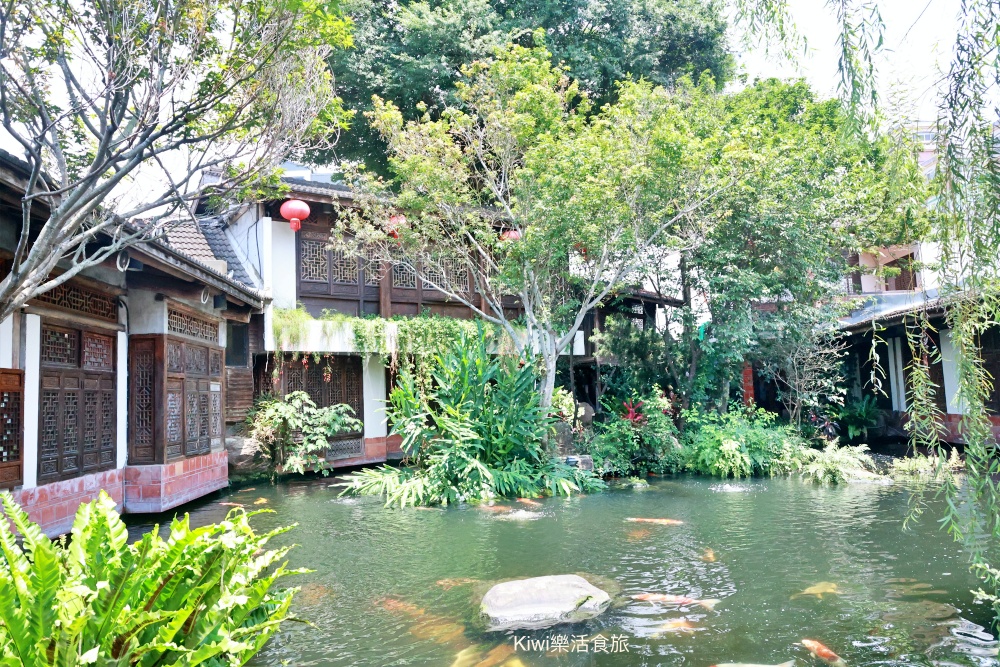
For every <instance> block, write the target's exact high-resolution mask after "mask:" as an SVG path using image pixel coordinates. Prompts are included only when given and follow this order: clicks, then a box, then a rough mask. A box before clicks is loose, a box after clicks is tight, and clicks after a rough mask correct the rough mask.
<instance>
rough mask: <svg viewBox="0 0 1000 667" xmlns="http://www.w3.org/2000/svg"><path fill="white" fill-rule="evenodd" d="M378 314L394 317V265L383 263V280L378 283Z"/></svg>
mask: <svg viewBox="0 0 1000 667" xmlns="http://www.w3.org/2000/svg"><path fill="white" fill-rule="evenodd" d="M378 314H379V316H381V317H384V318H386V319H388V318H390V317H392V264H390V263H389V262H382V279H381V280H380V281H378Z"/></svg>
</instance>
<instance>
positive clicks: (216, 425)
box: [212, 391, 222, 438]
mask: <svg viewBox="0 0 1000 667" xmlns="http://www.w3.org/2000/svg"><path fill="white" fill-rule="evenodd" d="M220 435H222V392H219V391H213V392H212V437H213V438H217V437H219V436H220Z"/></svg>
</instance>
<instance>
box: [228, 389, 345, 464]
mask: <svg viewBox="0 0 1000 667" xmlns="http://www.w3.org/2000/svg"><path fill="white" fill-rule="evenodd" d="M353 414H354V410H352V409H351V407H350V406H348V405H343V404H341V405H331V406H329V407H325V408H318V407H316V404H315V403H314V402H313V400H312V399H311V398H310V397H309V394H307V393H306V392H304V391H293V392H292V393H290V394H288V395H287V396H285V397H284V398H281V397H277V396H272V395H269V394H265V395H264V396H261V397H260V398H259V399H257V401H256V403H255V404H254V407H253V409H252V410H251V411H250V412H249V414H248V415H247V426H248V429H249V431H248V434H249V436H250V440H251V441H252V442H253V443H256V454H257V455H259V456H260V457H262V458H264V459H265V460H267V461H268V462H269V464H270V466H271V469H272V471H277V470H278V469H281V470H284V471H286V472H296V473H302V472H305V471H306V470H307V469H308V470H320V471H321V472H322V473H323V474H324V475H325V474H328V470H327V466H326V459H325V457H324V454H325V452H326V450H327V448H329V446H330V445H329V440H330V438H331V437H332V436H335V435H338V434H342V433H351V432H355V431H360V430H361V428H362V423H361V422H360V421H358V420H357V419H355V418H354V417H353Z"/></svg>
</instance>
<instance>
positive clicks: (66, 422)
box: [61, 392, 80, 473]
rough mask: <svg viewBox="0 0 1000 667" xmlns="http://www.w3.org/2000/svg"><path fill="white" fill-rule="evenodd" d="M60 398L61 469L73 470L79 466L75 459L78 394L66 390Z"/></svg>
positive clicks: (77, 444) (64, 470) (77, 449)
mask: <svg viewBox="0 0 1000 667" xmlns="http://www.w3.org/2000/svg"><path fill="white" fill-rule="evenodd" d="M62 398H63V400H62V418H63V439H62V457H61V458H62V471H63V472H64V473H66V472H73V471H76V470H78V469H79V468H80V463H79V461H78V460H77V455H78V454H79V451H80V450H79V447H80V444H79V440H78V438H79V433H80V431H79V428H80V427H79V424H78V423H77V419H79V416H80V394H78V393H76V392H66V393H64V394H63V397H62Z"/></svg>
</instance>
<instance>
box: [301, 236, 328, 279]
mask: <svg viewBox="0 0 1000 667" xmlns="http://www.w3.org/2000/svg"><path fill="white" fill-rule="evenodd" d="M300 243H301V247H302V262H301V266H300V271H299V276H300V277H301V278H302V280H305V281H308V282H313V283H325V282H326V281H327V274H328V268H329V263H328V260H327V254H326V243H324V242H323V241H310V240H308V239H302V240H301V242H300Z"/></svg>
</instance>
